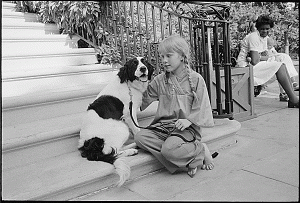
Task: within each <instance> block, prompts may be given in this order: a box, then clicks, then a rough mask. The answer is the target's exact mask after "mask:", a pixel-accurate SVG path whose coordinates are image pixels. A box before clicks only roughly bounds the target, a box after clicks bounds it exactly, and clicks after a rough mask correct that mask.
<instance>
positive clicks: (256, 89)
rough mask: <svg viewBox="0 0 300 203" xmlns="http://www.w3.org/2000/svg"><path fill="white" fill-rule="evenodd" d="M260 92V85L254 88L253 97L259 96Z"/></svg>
mask: <svg viewBox="0 0 300 203" xmlns="http://www.w3.org/2000/svg"><path fill="white" fill-rule="evenodd" d="M261 90H262V86H261V85H257V86H254V97H257V96H258V95H259V94H260V92H261Z"/></svg>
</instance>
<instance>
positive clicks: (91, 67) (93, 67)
mask: <svg viewBox="0 0 300 203" xmlns="http://www.w3.org/2000/svg"><path fill="white" fill-rule="evenodd" d="M116 71H117V70H114V69H113V67H112V66H111V65H110V64H98V63H96V64H82V65H69V66H54V67H49V68H43V69H32V70H28V71H26V72H20V71H11V72H2V82H8V81H11V80H30V79H38V78H40V77H43V78H44V77H58V76H61V75H65V74H87V73H92V72H116ZM116 73H117V72H116Z"/></svg>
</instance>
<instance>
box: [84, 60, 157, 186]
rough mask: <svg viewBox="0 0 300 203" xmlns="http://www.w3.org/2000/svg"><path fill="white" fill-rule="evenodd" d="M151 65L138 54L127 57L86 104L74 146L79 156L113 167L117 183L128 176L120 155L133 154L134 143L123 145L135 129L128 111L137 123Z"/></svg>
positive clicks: (127, 170)
mask: <svg viewBox="0 0 300 203" xmlns="http://www.w3.org/2000/svg"><path fill="white" fill-rule="evenodd" d="M153 71H154V67H153V66H152V65H151V64H150V63H148V62H147V61H145V60H144V59H143V58H142V57H135V58H132V59H130V60H128V61H127V62H126V63H125V65H124V66H123V67H121V68H120V70H119V72H118V73H117V74H116V76H115V77H114V78H112V80H111V82H110V83H109V84H108V85H107V86H106V87H105V88H104V89H103V90H102V91H101V92H100V93H99V94H98V96H97V97H96V100H95V101H94V102H93V103H91V104H90V105H89V106H88V109H87V112H86V114H85V116H84V118H83V122H82V126H81V130H80V139H79V144H78V149H79V151H80V152H81V156H82V157H84V158H87V159H88V160H90V161H105V162H108V163H111V164H113V165H114V166H115V169H116V172H117V174H118V175H119V176H120V180H119V182H118V183H117V185H118V186H121V185H123V183H124V182H125V181H126V180H127V179H128V178H129V177H130V167H129V166H128V164H127V163H126V162H125V161H124V159H122V158H121V157H126V156H130V155H135V154H137V152H138V151H137V149H135V147H136V145H135V143H132V144H129V145H127V146H124V144H125V143H126V141H127V140H128V139H129V137H130V132H131V133H132V134H133V135H135V134H136V133H137V132H138V131H139V128H137V127H136V126H135V125H134V123H133V121H132V119H131V117H130V111H129V103H130V101H132V104H133V106H132V116H133V119H134V120H135V122H136V123H138V122H137V110H138V109H139V107H140V105H141V103H142V96H143V92H144V91H146V89H147V86H148V82H149V80H150V79H151V75H152V73H153Z"/></svg>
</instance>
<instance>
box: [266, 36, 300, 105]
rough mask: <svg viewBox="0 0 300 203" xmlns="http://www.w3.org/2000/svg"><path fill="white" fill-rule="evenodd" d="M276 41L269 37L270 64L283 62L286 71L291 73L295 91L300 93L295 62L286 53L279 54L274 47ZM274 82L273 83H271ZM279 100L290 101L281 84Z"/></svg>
mask: <svg viewBox="0 0 300 203" xmlns="http://www.w3.org/2000/svg"><path fill="white" fill-rule="evenodd" d="M274 45H275V41H274V40H273V39H272V38H271V37H267V48H268V49H267V51H268V55H269V59H268V60H267V61H268V62H272V61H277V62H283V63H284V64H285V65H286V69H287V71H288V73H289V76H290V77H291V81H292V85H293V88H294V90H295V91H299V85H298V83H297V82H296V78H295V77H296V76H298V72H297V70H296V68H295V66H294V64H293V61H292V59H291V57H290V56H289V55H288V54H286V53H278V52H277V51H276V49H275V47H274ZM270 82H273V81H270ZM279 90H280V94H279V100H280V101H288V99H289V98H288V96H287V94H286V93H285V92H284V89H283V88H282V87H281V85H280V84H279Z"/></svg>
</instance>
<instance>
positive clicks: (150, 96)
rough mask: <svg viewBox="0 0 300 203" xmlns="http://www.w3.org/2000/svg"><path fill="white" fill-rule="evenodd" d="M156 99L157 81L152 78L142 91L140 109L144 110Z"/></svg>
mask: <svg viewBox="0 0 300 203" xmlns="http://www.w3.org/2000/svg"><path fill="white" fill-rule="evenodd" d="M157 100H158V81H157V80H156V79H153V80H152V81H151V82H150V83H149V85H148V87H147V90H146V91H145V92H144V93H143V99H142V105H141V108H140V109H141V111H143V110H145V109H146V108H147V107H148V106H149V105H150V104H151V103H152V102H154V101H157Z"/></svg>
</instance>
